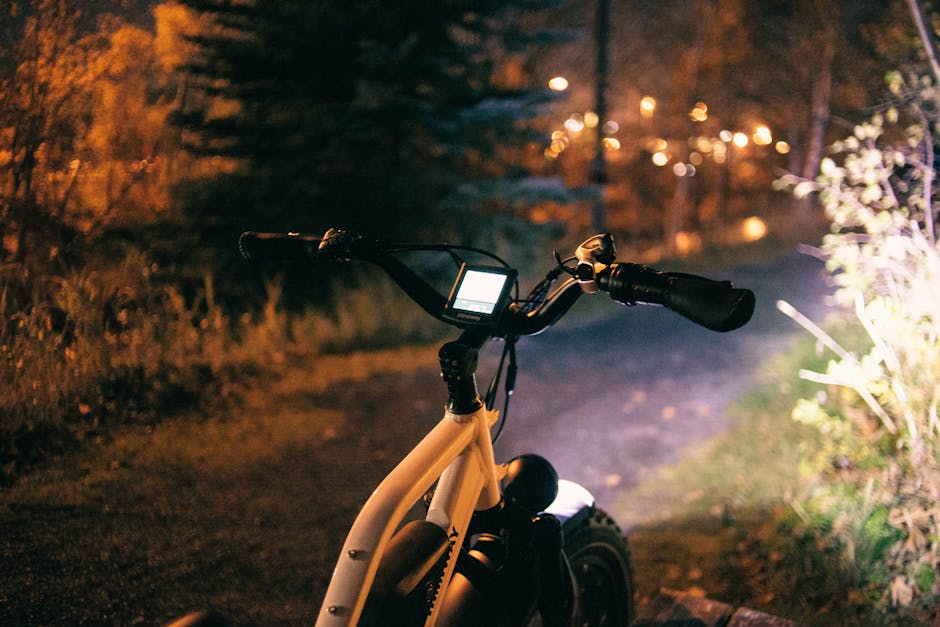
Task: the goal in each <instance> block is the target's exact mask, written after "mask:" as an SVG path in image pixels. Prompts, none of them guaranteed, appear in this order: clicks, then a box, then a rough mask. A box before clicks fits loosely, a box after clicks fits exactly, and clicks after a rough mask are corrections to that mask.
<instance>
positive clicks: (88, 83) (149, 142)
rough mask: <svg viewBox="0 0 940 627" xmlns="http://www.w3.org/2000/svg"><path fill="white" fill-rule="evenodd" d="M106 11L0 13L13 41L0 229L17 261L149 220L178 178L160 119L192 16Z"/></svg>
mask: <svg viewBox="0 0 940 627" xmlns="http://www.w3.org/2000/svg"><path fill="white" fill-rule="evenodd" d="M104 8H109V7H108V6H107V3H104V4H103V5H99V6H98V7H97V9H98V11H97V12H95V13H83V12H82V11H81V10H79V7H78V3H75V2H73V1H72V0H34V1H33V2H30V3H22V4H21V5H18V4H16V3H14V4H10V5H7V6H5V7H4V9H2V11H3V12H2V13H0V26H2V27H3V30H4V32H5V36H6V37H7V38H8V39H9V41H11V42H12V45H11V46H9V47H5V48H3V49H2V50H0V72H2V74H0V136H2V138H3V141H2V142H0V212H2V213H0V230H2V236H3V240H2V241H3V251H4V254H5V255H9V256H12V257H13V258H15V259H17V260H23V259H26V258H28V257H32V258H35V259H38V258H47V257H54V256H55V255H56V254H57V253H58V251H60V250H61V248H62V247H63V246H69V245H74V244H76V243H77V242H78V241H79V240H82V239H89V238H91V239H94V238H95V237H98V236H100V235H102V234H103V233H105V232H107V230H108V229H109V228H111V227H113V226H115V225H121V224H135V223H136V224H140V223H141V222H147V221H152V220H153V219H155V218H156V217H159V216H160V215H161V214H162V213H163V212H165V211H166V210H167V209H168V207H169V206H170V205H171V202H172V200H171V190H172V187H173V185H174V183H175V181H176V180H177V178H178V177H179V176H181V175H182V173H183V172H184V168H182V167H176V164H177V162H178V160H179V159H180V158H181V155H180V152H179V143H180V142H179V131H178V129H176V128H174V127H173V126H172V125H169V124H167V122H166V119H167V115H168V113H169V112H170V110H171V109H172V107H173V106H174V103H175V102H176V101H177V100H178V99H179V98H180V97H181V93H182V91H183V90H182V87H181V85H180V82H179V80H178V73H177V72H176V66H177V65H178V64H179V63H181V62H182V58H181V57H180V53H181V51H185V46H183V45H182V44H184V42H183V41H182V33H183V32H184V31H185V30H186V29H187V28H190V27H192V23H191V22H190V19H189V18H190V16H189V14H187V13H186V12H185V9H182V7H179V6H178V5H176V4H174V3H172V2H167V3H163V4H161V5H158V6H157V7H156V8H155V10H154V18H155V19H154V22H155V24H156V28H155V29H154V28H152V27H151V28H144V27H141V26H135V25H132V24H131V23H129V22H128V21H127V20H125V19H123V18H122V17H121V16H119V15H116V14H114V13H110V12H107V11H104V10H103V9H104Z"/></svg>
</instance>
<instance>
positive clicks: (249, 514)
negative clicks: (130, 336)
mask: <svg viewBox="0 0 940 627" xmlns="http://www.w3.org/2000/svg"><path fill="white" fill-rule="evenodd" d="M732 278H734V279H735V280H736V282H737V283H738V284H739V285H742V286H748V287H751V286H752V287H754V288H755V290H756V291H757V294H758V302H759V308H758V313H757V315H756V317H755V320H754V322H753V323H752V324H751V325H750V326H749V327H748V328H746V329H744V330H741V331H738V332H735V333H732V334H727V335H723V334H715V333H712V332H709V331H704V330H701V329H699V328H698V327H695V326H694V325H692V324H691V323H686V322H685V321H683V320H681V319H680V318H678V317H677V316H675V315H672V314H671V313H670V312H666V311H663V310H659V309H653V308H636V309H634V310H629V311H628V310H623V309H617V310H616V311H615V310H613V309H612V313H611V315H610V316H607V315H605V316H603V317H602V318H599V319H595V320H594V321H593V322H592V323H590V324H588V325H583V326H581V327H576V326H573V325H567V326H565V325H564V323H563V325H560V326H559V328H556V329H552V330H551V331H549V332H548V333H546V334H545V335H544V336H541V337H538V338H533V339H530V340H525V341H524V342H522V343H520V350H519V360H520V365H521V367H522V371H521V375H520V380H519V384H518V387H517V394H516V396H515V397H514V400H513V405H512V408H511V415H510V422H509V426H508V427H507V430H506V432H505V433H504V435H503V437H502V439H501V440H500V442H499V443H498V454H499V456H500V457H501V458H503V459H505V458H507V457H509V456H511V455H512V454H515V453H518V452H523V451H532V452H538V453H542V454H544V455H545V456H546V457H548V458H550V459H551V460H552V461H553V463H555V464H556V466H557V467H558V469H559V471H560V473H561V474H562V475H564V476H568V477H570V478H575V479H577V480H580V481H582V482H583V483H585V484H586V485H587V486H588V487H590V488H591V489H592V490H594V491H595V493H596V494H597V495H598V498H599V501H600V502H601V503H602V504H605V507H607V508H608V509H611V507H610V506H607V505H606V504H608V503H610V504H614V503H616V497H617V496H618V494H620V493H622V492H623V491H624V490H626V489H627V488H628V487H629V486H630V485H632V484H633V483H634V482H635V481H636V480H637V477H638V476H639V474H640V473H641V472H642V469H643V468H648V467H651V466H654V465H657V464H662V463H667V462H669V461H672V460H674V459H675V456H676V455H677V451H678V450H679V449H680V448H681V447H682V446H684V445H686V444H688V443H690V442H693V441H696V440H698V439H701V438H704V437H708V436H710V435H713V434H715V433H717V432H719V431H720V430H721V429H722V426H723V416H722V410H723V407H724V406H725V404H726V403H727V402H729V401H730V400H731V399H733V398H734V396H735V395H736V394H738V393H739V392H740V391H742V390H743V389H745V388H746V387H747V385H748V383H749V377H750V375H751V374H752V373H753V371H754V369H756V368H757V366H758V364H759V363H760V362H761V361H762V360H763V358H764V357H766V356H767V355H769V354H770V353H772V352H773V351H774V350H777V349H778V348H780V347H781V346H782V344H783V343H784V342H786V341H787V338H788V337H792V336H793V335H794V334H795V333H797V331H795V330H794V329H793V327H792V324H791V323H789V322H788V321H787V320H786V319H784V318H783V317H782V316H780V315H779V314H777V313H776V312H775V311H774V310H773V301H774V300H776V299H777V298H780V297H785V298H787V299H789V300H791V301H792V302H794V304H796V305H797V306H801V305H804V304H806V303H809V302H813V301H814V300H816V299H817V298H818V293H819V291H820V290H821V289H822V282H821V280H820V267H819V264H818V262H815V261H813V260H810V259H806V258H799V257H796V256H794V257H788V258H787V259H786V260H784V262H782V263H776V264H773V265H769V266H766V267H754V268H745V269H743V270H741V271H739V272H736V273H735V275H734V277H732ZM492 359H493V357H492V356H488V357H487V360H489V361H490V362H491V361H492ZM487 360H484V361H487ZM406 361H407V363H402V364H399V365H398V370H399V372H397V373H394V374H389V373H386V374H380V375H377V376H374V377H369V378H366V379H361V378H360V380H357V381H346V382H344V383H338V384H334V385H330V386H324V385H323V384H322V382H321V383H320V384H317V383H316V381H318V380H320V379H321V378H322V376H321V375H322V373H323V372H324V371H323V370H322V369H320V370H318V369H317V367H314V366H312V367H311V369H310V370H309V371H296V372H294V373H292V376H291V377H290V378H288V379H287V380H285V381H282V382H281V383H280V384H279V385H277V386H274V385H272V386H270V387H269V388H267V389H264V390H258V391H257V393H256V394H253V395H251V396H250V397H249V398H248V399H247V402H246V404H245V407H244V409H243V411H242V412H240V413H239V415H233V416H230V417H228V418H227V419H226V420H208V421H206V422H204V423H202V424H201V425H198V426H193V425H192V424H191V423H185V424H183V425H182V426H181V425H176V424H175V423H171V424H168V425H164V426H160V427H158V428H157V429H156V430H155V431H153V432H152V433H149V432H148V433H139V434H134V435H132V436H128V438H127V439H126V440H125V441H121V442H118V443H116V445H115V446H114V447H112V449H109V451H108V453H107V455H105V456H104V457H102V458H98V457H96V458H95V459H93V460H90V461H89V460H87V459H84V460H82V459H79V460H77V461H70V462H68V463H65V464H63V466H62V468H63V470H61V471H60V472H58V473H56V474H53V475H50V476H45V477H39V478H37V483H36V484H33V485H31V486H30V487H27V488H24V489H20V490H17V491H12V492H10V493H8V494H5V495H3V498H2V500H0V624H2V625H82V624H89V625H90V624H95V625H101V624H105V625H108V624H110V625H131V624H162V623H164V622H166V621H167V620H169V619H171V618H173V617H174V616H178V615H180V614H182V613H185V612H186V611H189V610H192V609H197V608H205V607H217V608H224V609H225V610H227V611H229V612H230V613H231V614H232V615H234V616H236V617H238V618H242V619H245V620H251V621H254V622H255V623H257V624H262V625H280V624H285V625H293V624H303V623H309V619H310V618H311V617H313V616H315V614H316V611H317V609H318V607H319V602H320V599H321V598H322V596H323V594H324V592H325V587H326V583H327V581H328V578H329V574H330V572H331V570H332V566H333V563H334V560H335V554H336V550H337V549H338V547H339V546H340V545H341V543H342V541H343V538H344V536H345V531H346V529H347V528H348V526H349V524H350V522H351V520H352V518H353V517H354V515H355V512H356V511H357V509H358V507H359V506H360V505H361V503H362V502H363V501H364V500H365V498H366V497H367V496H368V494H369V493H370V492H371V490H372V488H373V487H374V485H375V484H376V483H377V481H378V479H379V478H380V477H382V476H383V475H384V474H385V473H386V472H387V471H388V469H389V468H391V466H392V465H393V464H394V462H395V461H396V460H397V459H398V458H399V457H400V456H401V455H402V454H403V452H404V451H406V450H407V449H408V448H410V447H411V446H412V445H413V444H414V443H415V442H416V441H417V439H418V438H419V437H420V435H421V434H422V433H424V432H425V431H427V429H428V428H429V427H430V426H431V425H432V424H433V423H434V422H435V421H436V420H437V419H438V418H439V416H440V402H441V399H439V396H438V395H437V394H436V392H437V391H439V389H440V382H439V375H438V373H437V370H436V368H435V367H434V366H433V351H427V352H426V353H421V354H420V355H416V354H412V355H411V356H410V357H409V358H408V359H407V360H406ZM354 370H356V371H360V370H363V368H362V367H360V366H357V367H355V368H354ZM599 372H601V373H603V374H598V373H599ZM350 374H352V372H350ZM335 378H336V379H341V378H342V377H335ZM416 390H417V391H422V392H423V391H427V394H422V395H420V396H421V397H420V398H414V394H413V393H414V392H415V391H416ZM389 408H395V409H396V410H398V411H399V412H400V413H401V415H404V416H414V417H415V418H413V419H397V420H388V419H387V418H384V416H385V415H387V411H386V410H388V409H389ZM187 425H188V426H187ZM246 425H247V426H246ZM367 425H368V426H369V427H370V428H369V429H366V428H365V427H366V426H367ZM363 461H365V463H362V462H363ZM63 475H64V476H65V478H64V479H63ZM612 513H613V514H615V516H616V515H617V514H618V512H617V511H616V510H612ZM636 522H637V521H636V520H621V523H622V524H624V525H625V526H630V525H632V524H634V523H636Z"/></svg>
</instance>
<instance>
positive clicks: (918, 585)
mask: <svg viewBox="0 0 940 627" xmlns="http://www.w3.org/2000/svg"><path fill="white" fill-rule="evenodd" d="M892 78H893V81H894V82H893V87H894V88H895V91H896V93H899V94H900V93H901V91H902V90H901V82H900V79H899V77H898V76H897V75H895V76H893V77H892ZM916 86H917V87H918V88H919V89H916V90H914V93H916V94H917V99H916V101H914V100H912V101H911V102H909V105H910V106H909V108H908V109H906V110H905V113H907V114H908V115H910V116H911V118H910V119H912V120H913V122H912V123H911V124H910V125H909V126H907V128H900V126H899V121H900V120H901V119H902V117H903V116H902V115H901V114H900V113H899V112H898V110H896V109H890V110H887V111H886V112H885V113H884V114H881V115H877V116H875V117H874V118H873V119H872V120H871V121H870V122H869V123H866V124H862V125H859V126H857V127H856V128H855V130H854V133H853V135H852V136H850V137H848V138H847V139H845V140H844V141H842V142H839V143H837V144H835V145H834V146H833V150H832V154H831V155H830V156H829V157H827V158H826V159H824V160H823V162H822V165H821V172H820V175H819V177H818V178H817V179H816V180H815V181H799V180H796V179H794V178H792V177H788V178H785V179H784V180H783V181H782V183H783V184H784V185H787V186H790V187H791V188H792V190H793V192H794V193H795V194H796V195H797V196H803V195H806V194H809V193H812V192H818V194H819V198H820V200H821V201H822V204H823V206H824V208H825V211H826V214H827V216H828V217H829V219H830V220H831V223H832V229H831V232H830V233H829V234H828V235H826V236H825V238H824V240H823V242H822V246H821V252H822V253H823V254H824V255H825V258H826V260H827V268H828V270H830V271H831V272H832V276H833V280H834V283H835V286H836V291H835V294H834V296H835V301H836V302H837V303H838V304H840V305H843V306H844V307H846V308H847V309H848V310H849V311H851V312H852V313H853V314H854V318H852V320H851V325H853V326H854V327H855V328H856V333H854V336H855V337H856V338H857V345H855V346H850V347H848V348H846V347H845V346H844V345H843V343H839V342H837V341H836V340H834V339H833V338H832V337H831V336H830V335H829V334H827V333H826V332H825V331H823V330H822V329H820V328H819V327H817V326H816V325H814V324H812V323H811V322H810V321H808V320H806V319H804V318H802V317H801V316H800V315H799V314H798V312H795V311H793V310H792V308H790V307H789V306H788V305H786V304H785V303H782V304H781V305H780V307H781V310H783V311H784V312H785V313H787V314H788V315H791V316H792V317H794V318H795V319H797V320H798V321H799V322H800V323H801V324H803V326H804V327H806V328H807V329H808V330H810V331H811V332H812V333H813V334H814V335H816V337H817V338H818V339H819V340H820V341H821V342H822V343H823V344H824V345H825V346H826V347H828V348H829V349H830V350H831V351H832V352H833V354H834V355H835V357H834V358H833V359H832V360H831V361H829V363H828V367H827V368H826V369H825V371H824V372H815V371H809V370H804V371H801V375H802V376H803V377H804V378H807V379H809V380H813V381H816V382H819V383H822V384H824V385H826V386H827V388H826V389H825V390H822V391H820V393H819V394H817V395H816V396H815V397H812V398H806V399H802V400H800V401H799V402H798V403H797V405H796V408H795V409H794V412H793V416H794V418H795V419H796V420H799V421H801V422H805V423H808V424H812V425H815V426H816V427H818V428H819V429H820V430H821V431H822V432H823V433H824V434H826V435H827V438H828V441H827V444H826V445H825V447H824V448H823V449H821V450H822V452H823V453H824V454H823V455H819V453H820V451H819V450H817V451H815V453H814V458H813V459H812V460H808V461H807V463H808V465H809V466H811V467H813V468H814V469H815V470H816V471H817V472H819V473H822V474H825V475H826V477H827V478H828V480H829V481H830V482H831V485H832V487H831V489H829V490H828V491H823V492H822V493H821V494H820V495H819V496H817V497H816V498H814V499H813V501H812V502H811V503H809V506H811V507H815V508H816V511H821V510H824V509H828V510H830V511H832V512H838V514H834V515H833V516H831V517H830V518H831V520H830V523H829V524H828V525H827V528H826V529H825V530H820V534H821V535H823V536H826V537H828V538H832V539H835V540H837V541H838V543H839V546H840V547H841V549H842V555H843V560H844V571H845V572H846V573H847V574H848V575H850V577H851V579H852V580H854V581H853V583H856V584H858V585H862V586H863V585H865V584H866V583H872V582H878V583H880V584H882V588H881V593H880V596H879V597H878V600H879V603H880V605H881V607H882V608H883V609H884V610H885V611H893V612H896V613H897V614H898V615H899V616H915V617H918V618H921V619H922V618H924V616H923V615H922V613H924V612H927V613H929V612H932V611H933V609H932V608H934V607H935V606H936V604H937V600H938V598H940V586H938V574H940V569H938V567H940V467H938V459H940V457H938V454H940V449H938V437H940V418H938V406H940V298H938V296H937V292H938V289H940V248H938V246H937V241H936V237H935V232H934V229H935V214H934V210H933V202H934V185H933V179H934V177H935V173H934V167H933V166H934V164H933V157H934V148H935V142H934V140H933V138H932V136H931V131H930V129H931V121H930V120H929V119H928V117H927V114H926V113H925V111H929V110H936V105H937V104H940V94H938V92H937V90H936V88H934V87H933V86H932V85H931V84H930V82H929V81H926V82H921V81H918V82H917V85H916ZM927 101H929V102H931V103H933V107H931V108H930V109H927V108H925V107H924V106H923V105H924V104H925V102H927Z"/></svg>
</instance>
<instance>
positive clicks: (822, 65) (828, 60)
mask: <svg viewBox="0 0 940 627" xmlns="http://www.w3.org/2000/svg"><path fill="white" fill-rule="evenodd" d="M836 35H837V33H836V19H835V18H834V17H833V18H831V19H830V21H829V23H828V24H827V25H826V30H825V33H824V35H823V41H822V51H821V55H820V60H819V73H818V74H817V76H816V81H815V83H814V84H813V99H812V107H811V110H810V115H811V118H812V119H811V123H810V135H809V145H808V146H807V147H806V155H805V158H804V160H803V169H802V171H801V172H800V174H801V176H802V177H803V178H804V179H815V178H816V175H817V173H818V172H819V164H820V163H821V162H822V157H823V150H825V147H826V129H827V128H828V127H829V116H830V104H831V97H832V63H833V59H834V58H835V54H836ZM811 208H812V200H811V197H806V198H804V199H802V200H801V201H799V203H798V205H797V220H798V221H799V222H800V223H806V222H809V221H810V220H812V217H813V216H812V215H811Z"/></svg>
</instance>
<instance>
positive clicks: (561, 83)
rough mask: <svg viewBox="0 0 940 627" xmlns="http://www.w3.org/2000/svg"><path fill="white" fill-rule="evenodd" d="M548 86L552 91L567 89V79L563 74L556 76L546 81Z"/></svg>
mask: <svg viewBox="0 0 940 627" xmlns="http://www.w3.org/2000/svg"><path fill="white" fill-rule="evenodd" d="M548 88H549V89H551V90H552V91H565V90H566V89H568V79H567V78H565V77H564V76H556V77H555V78H553V79H551V80H550V81H548Z"/></svg>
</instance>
